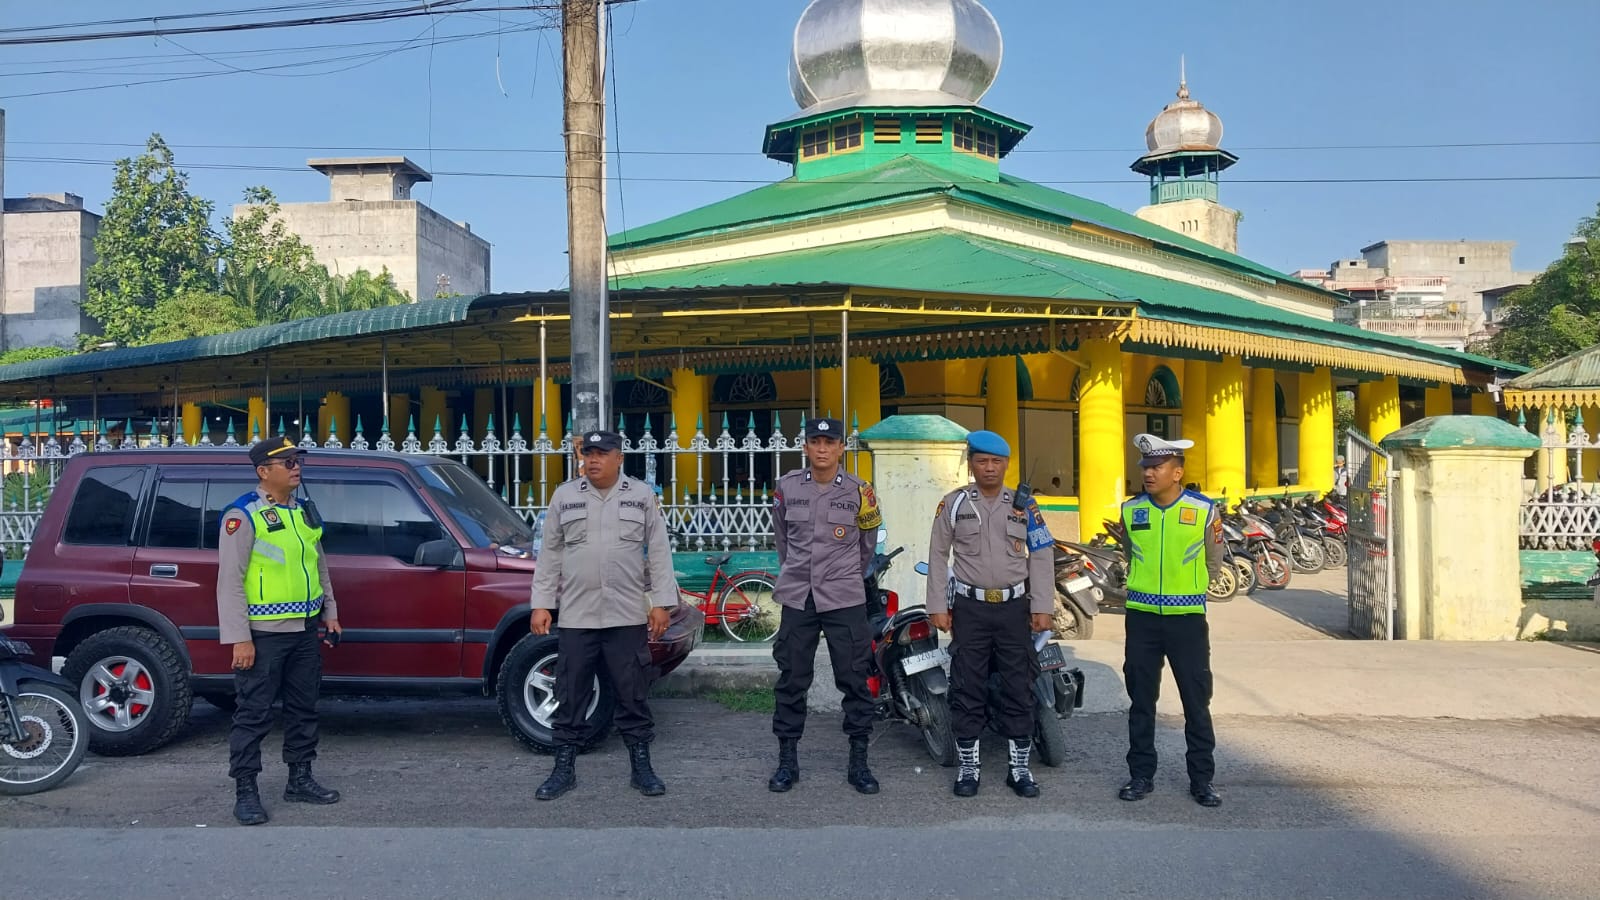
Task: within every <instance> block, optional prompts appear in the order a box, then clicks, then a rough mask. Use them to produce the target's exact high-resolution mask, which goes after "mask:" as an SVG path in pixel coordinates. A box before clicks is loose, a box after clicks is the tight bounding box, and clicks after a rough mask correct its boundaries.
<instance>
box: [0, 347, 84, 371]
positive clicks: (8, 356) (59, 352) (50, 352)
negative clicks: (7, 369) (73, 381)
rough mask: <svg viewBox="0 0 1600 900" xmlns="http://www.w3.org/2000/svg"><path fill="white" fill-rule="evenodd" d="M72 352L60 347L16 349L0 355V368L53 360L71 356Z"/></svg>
mask: <svg viewBox="0 0 1600 900" xmlns="http://www.w3.org/2000/svg"><path fill="white" fill-rule="evenodd" d="M71 355H72V351H71V350H67V349H65V348H62V347H18V348H16V349H15V350H7V351H6V352H4V353H0V366H9V365H11V364H13V363H25V362H33V361H34V360H36V359H55V358H56V357H58V356H71Z"/></svg>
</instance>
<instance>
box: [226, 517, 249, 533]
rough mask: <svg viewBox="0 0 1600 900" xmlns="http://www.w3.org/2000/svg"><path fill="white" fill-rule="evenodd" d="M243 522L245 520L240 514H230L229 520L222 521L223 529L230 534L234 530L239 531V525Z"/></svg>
mask: <svg viewBox="0 0 1600 900" xmlns="http://www.w3.org/2000/svg"><path fill="white" fill-rule="evenodd" d="M243 524H244V520H243V519H241V518H239V517H238V516H229V517H228V518H227V521H225V522H223V523H222V530H223V531H226V532H227V533H228V534H233V533H234V532H236V531H238V530H239V526H241V525H243Z"/></svg>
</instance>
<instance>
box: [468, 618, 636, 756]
mask: <svg viewBox="0 0 1600 900" xmlns="http://www.w3.org/2000/svg"><path fill="white" fill-rule="evenodd" d="M557 646H558V642H557V640H556V637H555V635H548V634H547V635H534V634H530V635H528V636H527V637H525V638H523V639H522V640H520V641H517V643H516V646H514V647H512V648H511V652H510V653H508V654H506V660H505V662H504V663H503V664H501V666H500V675H499V677H498V678H497V679H496V681H495V691H494V693H495V701H496V703H497V704H498V705H499V707H500V719H501V721H503V722H505V723H506V728H507V729H508V730H509V731H510V732H511V736H512V737H514V738H516V739H517V740H518V741H521V742H522V743H523V744H525V745H527V746H528V747H529V748H530V749H533V750H535V751H538V752H539V753H554V752H555V750H556V741H555V734H554V731H553V729H552V727H551V726H552V724H553V723H552V721H551V717H552V714H553V713H554V711H555V703H554V695H553V692H554V690H555V662H556V656H557V655H558V653H557ZM595 687H596V690H597V691H598V695H597V696H596V697H595V698H594V699H593V700H592V701H591V704H590V710H589V732H588V733H587V734H586V735H584V737H583V740H581V741H580V742H579V747H580V749H583V750H587V749H589V748H590V747H593V746H594V745H595V744H597V743H599V742H600V740H601V739H602V738H604V737H605V736H606V732H608V731H610V730H611V714H612V712H613V710H614V709H615V706H616V697H615V694H613V692H612V689H611V686H610V685H609V684H607V683H606V680H605V679H603V678H599V677H596V678H595Z"/></svg>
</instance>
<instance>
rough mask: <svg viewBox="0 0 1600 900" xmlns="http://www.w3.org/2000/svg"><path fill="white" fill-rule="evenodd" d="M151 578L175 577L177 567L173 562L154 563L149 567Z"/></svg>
mask: <svg viewBox="0 0 1600 900" xmlns="http://www.w3.org/2000/svg"><path fill="white" fill-rule="evenodd" d="M150 577H151V578H177V577H178V567H177V565H176V564H174V563H156V564H155V565H153V566H151V567H150Z"/></svg>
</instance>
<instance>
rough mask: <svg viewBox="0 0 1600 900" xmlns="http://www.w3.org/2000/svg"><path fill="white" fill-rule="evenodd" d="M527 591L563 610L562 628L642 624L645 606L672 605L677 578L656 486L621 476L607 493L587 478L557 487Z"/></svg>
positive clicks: (537, 604) (542, 605) (538, 605)
mask: <svg viewBox="0 0 1600 900" xmlns="http://www.w3.org/2000/svg"><path fill="white" fill-rule="evenodd" d="M647 550H648V553H649V555H648V557H647V556H646V551H647ZM532 594H533V595H532V605H533V608H534V609H558V610H560V611H561V618H560V624H561V627H562V628H619V627H622V626H626V625H643V624H645V623H646V622H647V621H649V609H650V607H652V606H659V607H665V608H668V609H670V608H672V607H675V606H677V605H678V577H677V573H676V572H674V571H673V568H672V547H671V546H670V545H669V544H668V543H667V522H666V519H665V518H664V517H663V516H662V514H661V505H660V502H659V501H658V500H657V499H656V494H655V491H653V490H651V488H650V486H649V485H648V484H645V483H644V482H642V481H640V480H638V479H637V478H630V477H628V476H626V475H623V476H621V477H620V478H618V479H617V483H616V484H614V485H612V486H611V490H609V491H606V492H601V491H600V490H598V489H596V488H595V487H594V485H592V484H590V483H589V480H588V479H587V478H577V479H574V480H572V481H568V482H565V483H563V484H562V485H561V486H559V487H557V488H556V489H555V492H554V493H552V494H551V495H550V511H549V512H548V513H546V515H545V524H544V544H543V546H542V547H540V548H539V559H538V562H537V564H536V566H535V569H534V575H533V592H532Z"/></svg>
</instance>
